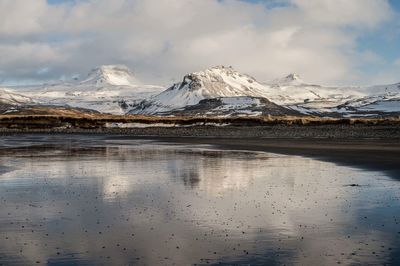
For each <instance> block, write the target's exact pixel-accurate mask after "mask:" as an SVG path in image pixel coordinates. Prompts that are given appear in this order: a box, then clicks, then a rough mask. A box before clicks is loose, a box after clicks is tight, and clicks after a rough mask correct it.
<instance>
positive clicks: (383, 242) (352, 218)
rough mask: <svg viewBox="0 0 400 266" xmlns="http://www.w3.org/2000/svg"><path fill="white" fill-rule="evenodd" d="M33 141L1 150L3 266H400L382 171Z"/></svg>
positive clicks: (392, 206)
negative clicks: (216, 265) (394, 265)
mask: <svg viewBox="0 0 400 266" xmlns="http://www.w3.org/2000/svg"><path fill="white" fill-rule="evenodd" d="M30 141H31V143H29V144H24V145H20V146H18V145H9V147H8V148H6V149H3V150H1V152H0V168H1V169H2V171H0V200H1V203H2V204H1V205H0V228H1V230H0V264H1V263H3V264H20V265H27V264H36V263H37V264H50V265H65V264H67V265H71V264H79V265H82V264H83V265H85V264H86V265H101V264H114V265H126V264H131V265H132V264H133V265H136V264H139V265H159V264H163V265H171V264H177V265H188V264H208V263H209V264H214V263H223V264H252V265H253V264H265V263H269V264H298V265H330V264H335V265H336V264H337V263H338V262H340V263H342V264H366V263H369V264H383V263H390V262H394V261H395V260H396V259H399V257H398V254H399V243H400V242H399V241H400V234H399V233H398V232H400V227H399V224H398V220H399V218H398V213H399V196H398V195H399V189H400V186H399V184H398V182H396V181H393V180H391V179H390V178H389V177H387V176H385V175H384V174H382V173H380V172H368V171H363V170H359V169H353V168H349V167H344V166H338V165H335V164H334V163H327V162H321V161H317V160H313V159H307V158H302V157H296V156H282V155H276V154H268V153H257V152H240V151H221V150H215V149H212V147H209V146H194V147H193V146H192V147H188V146H183V145H180V146H178V145H167V144H164V145H163V144H155V143H152V142H149V141H134V142H132V141H122V140H119V141H102V140H98V141H93V140H88V141H81V142H80V141H79V140H74V141H61V140H59V139H58V140H57V141H51V142H46V143H40V142H37V141H35V140H30ZM8 143H10V142H8ZM15 143H17V141H16V140H15ZM78 144H79V145H78ZM16 146H18V147H16ZM349 184H357V185H359V186H348V185H349Z"/></svg>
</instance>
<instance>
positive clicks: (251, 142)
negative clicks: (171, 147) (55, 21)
mask: <svg viewBox="0 0 400 266" xmlns="http://www.w3.org/2000/svg"><path fill="white" fill-rule="evenodd" d="M151 139H156V140H158V141H162V142H172V143H186V144H191V143H192V144H211V145H215V146H217V147H218V148H220V149H226V150H232V149H235V150H250V151H264V152H272V153H280V154H287V155H299V156H306V157H311V158H315V159H319V160H324V161H333V162H335V163H339V164H342V165H347V166H355V167H359V168H363V169H368V170H379V171H385V172H387V173H388V174H389V175H390V176H391V177H393V178H396V179H400V141H399V140H397V139H394V140H390V139H385V140H377V139H359V140H348V139H347V140H346V139H267V138H242V139H229V138H191V137H187V138H151Z"/></svg>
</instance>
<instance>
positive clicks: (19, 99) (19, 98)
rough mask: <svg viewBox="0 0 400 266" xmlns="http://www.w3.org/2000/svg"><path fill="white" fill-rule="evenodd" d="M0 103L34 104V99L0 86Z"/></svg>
mask: <svg viewBox="0 0 400 266" xmlns="http://www.w3.org/2000/svg"><path fill="white" fill-rule="evenodd" d="M0 103H2V104H10V105H22V104H34V103H35V101H34V100H32V99H31V98H29V97H26V96H24V95H21V94H18V93H13V92H11V91H9V90H7V89H2V88H0Z"/></svg>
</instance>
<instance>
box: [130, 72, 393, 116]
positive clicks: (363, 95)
mask: <svg viewBox="0 0 400 266" xmlns="http://www.w3.org/2000/svg"><path fill="white" fill-rule="evenodd" d="M229 97H247V98H246V99H247V100H249V99H251V98H254V102H256V101H257V99H259V98H263V99H265V100H267V101H269V102H272V103H274V104H277V105H280V106H281V107H284V108H286V110H288V112H293V111H298V112H301V113H303V114H313V115H323V116H366V115H384V114H390V115H393V114H397V113H399V114H400V85H399V84H394V85H386V86H385V85H384V86H372V87H324V86H320V85H315V84H310V83H307V82H305V81H304V80H302V79H301V77H300V76H299V75H298V74H290V75H288V76H286V77H284V78H281V79H275V80H272V81H269V82H266V83H260V82H258V81H257V80H255V79H254V78H253V77H251V76H249V75H246V74H241V73H239V72H237V71H235V70H234V69H233V68H232V67H224V66H217V67H212V68H209V69H206V70H204V71H200V72H194V73H191V74H188V75H186V76H185V77H184V78H183V80H182V82H179V83H176V84H174V85H173V86H172V87H170V88H169V89H167V90H165V91H163V92H162V93H160V94H158V95H155V96H153V97H151V98H149V99H146V100H143V101H142V102H140V103H138V104H137V105H135V106H134V108H132V110H130V112H129V113H132V114H171V113H180V114H184V113H185V112H187V113H190V114H192V115H193V114H195V112H194V111H195V110H198V114H204V113H205V112H204V108H205V106H207V104H206V103H207V102H208V103H211V102H212V103H213V104H214V105H213V106H214V107H215V103H216V102H220V106H219V107H218V108H225V110H229V112H225V113H232V114H235V113H237V112H236V111H235V110H239V109H240V110H242V111H243V110H244V109H245V108H242V107H239V106H236V108H235V107H233V106H232V105H231V106H230V107H228V105H227V104H224V98H229ZM207 99H217V100H216V101H204V100H207ZM243 99H244V98H241V100H243ZM241 100H240V101H241ZM221 101H222V102H221ZM250 105H251V106H253V107H254V106H257V104H255V103H252V104H250ZM250 105H249V106H250ZM222 106H224V107H222ZM248 109H249V111H248V112H247V113H248V114H251V115H257V114H259V113H260V112H261V113H263V114H266V113H268V112H267V109H266V108H264V109H263V111H260V110H255V109H254V108H250V107H248ZM250 109H252V110H253V111H252V112H250ZM214 111H215V113H216V114H217V113H218V114H219V113H221V112H219V111H218V110H214ZM206 113H207V114H213V112H211V111H210V112H206ZM243 113H244V112H243Z"/></svg>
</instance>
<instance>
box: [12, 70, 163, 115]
mask: <svg viewBox="0 0 400 266" xmlns="http://www.w3.org/2000/svg"><path fill="white" fill-rule="evenodd" d="M13 89H14V91H18V92H20V93H23V94H24V95H27V96H29V97H32V98H35V99H37V100H38V101H39V102H40V103H42V104H47V105H61V106H62V105H66V106H71V107H78V108H86V109H93V110H96V111H99V112H103V113H112V114H124V113H125V111H126V109H127V108H129V106H130V105H133V104H135V103H136V102H137V101H140V100H143V99H145V98H148V97H149V96H150V95H154V94H157V93H159V92H160V91H162V90H163V89H164V88H163V87H160V86H154V85H143V84H142V83H141V82H140V81H139V80H138V79H137V78H136V77H135V75H134V74H133V72H132V71H130V70H129V68H127V67H126V66H123V65H106V66H100V67H98V68H95V69H93V70H92V71H91V72H90V73H89V74H88V75H87V77H86V78H85V79H83V80H80V81H79V80H77V81H72V82H60V83H56V84H51V85H43V86H26V87H19V88H13Z"/></svg>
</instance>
